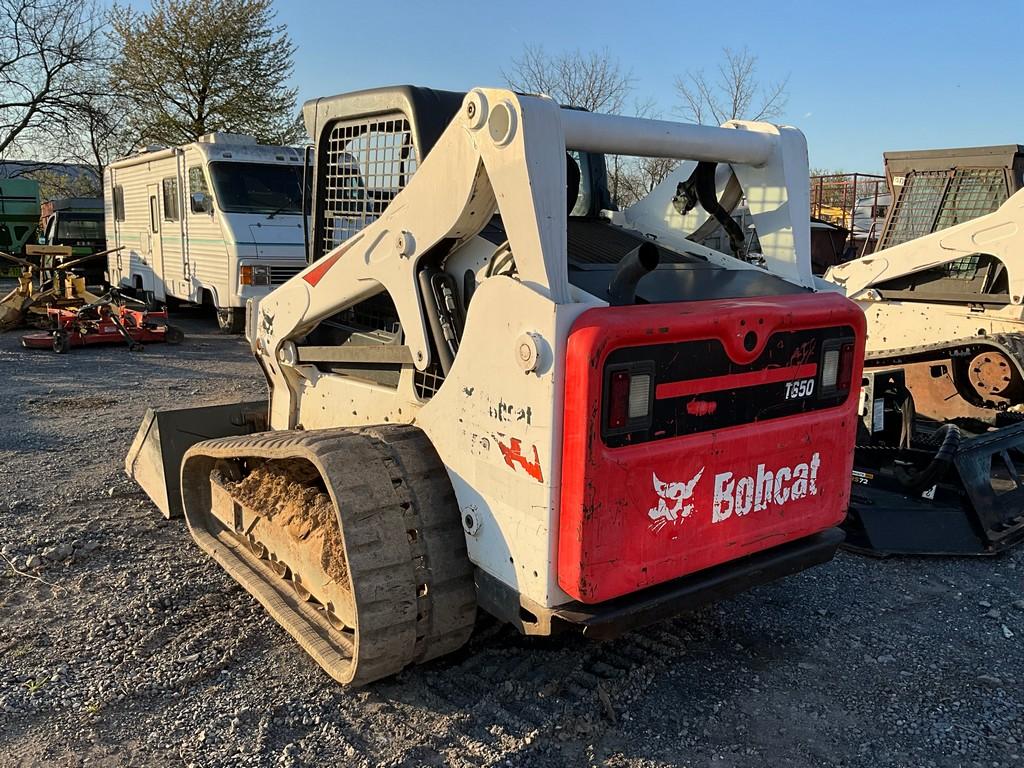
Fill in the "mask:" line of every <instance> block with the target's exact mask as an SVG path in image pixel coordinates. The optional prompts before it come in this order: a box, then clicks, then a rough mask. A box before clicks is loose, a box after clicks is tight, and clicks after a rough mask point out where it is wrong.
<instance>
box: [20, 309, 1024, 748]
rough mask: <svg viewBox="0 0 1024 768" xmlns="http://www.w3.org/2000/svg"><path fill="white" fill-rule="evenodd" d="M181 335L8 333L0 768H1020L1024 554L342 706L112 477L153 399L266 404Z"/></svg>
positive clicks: (391, 687)
mask: <svg viewBox="0 0 1024 768" xmlns="http://www.w3.org/2000/svg"><path fill="white" fill-rule="evenodd" d="M177 322H178V323H179V325H181V326H182V327H183V328H184V329H185V331H186V333H187V334H188V339H187V340H186V342H185V344H183V345H182V346H181V347H178V348H168V347H161V346H158V345H153V346H150V347H149V348H148V349H147V350H146V352H144V353H142V354H137V355H130V354H128V353H127V352H126V350H124V349H123V348H118V347H114V348H107V349H94V350H89V351H74V352H72V353H71V354H68V355H61V356H58V355H55V354H52V353H49V352H36V353H30V352H28V351H25V350H22V349H21V348H20V347H19V346H18V336H17V334H7V335H6V336H3V337H0V381H2V382H3V387H2V389H0V392H2V397H0V425H2V429H0V461H2V466H3V471H2V472H0V551H2V553H3V556H4V558H5V559H6V560H7V561H8V562H4V561H3V560H0V569H2V571H3V572H2V574H0V765H3V766H15V765H81V764H89V765H101V766H107V765H147V766H162V765H175V766H178V765H195V766H222V765H223V766H229V765H230V766H234V765H253V766H267V765H279V766H298V765H320V764H325V765H326V764H329V763H330V764H335V765H346V766H348V765H353V766H362V765H411V766H420V765H457V766H462V765H467V766H480V765H515V766H561V765H588V764H600V765H609V766H637V767H639V766H668V765H683V766H764V765H766V764H771V765H772V766H774V767H776V768H781V767H782V766H823V765H841V766H872V767H874V766H915V767H917V766H992V767H994V766H1024V550H1018V551H1017V552H1014V553H1011V554H1009V555H1006V556H1003V557H1000V558H997V559H989V560H954V559H944V560H938V559H893V560H888V561H875V560H869V559H864V558H861V557H858V556H853V555H847V554H842V555H840V556H839V557H838V558H837V559H836V560H835V561H834V562H833V563H831V564H829V565H827V566H823V567H820V568H817V569H815V570H813V571H811V572H806V573H803V574H801V575H798V576H795V577H792V578H789V579H787V580H785V581H782V582H779V583H776V584H773V585H769V586H766V587H762V588H759V589H757V590H754V591H752V592H750V593H747V594H745V595H743V596H741V597H739V598H737V599H734V600H730V601H728V602H723V603H720V604H717V605H714V606H712V607H710V608H707V609H705V610H703V611H701V612H699V613H697V614H693V615H689V616H685V617H682V618H679V619H676V620H673V621H670V622H666V623H664V624H661V625H658V626H656V627H653V628H651V629H648V630H645V631H641V632H634V633H632V634H629V635H626V636H625V637H622V638H620V639H618V640H615V641H611V642H607V643H594V642H589V641H584V640H583V639H581V638H578V637H574V636H569V637H563V638H558V639H550V640H548V639H545V640H537V639H527V638H522V637H520V636H518V635H517V634H516V633H515V632H514V631H513V630H510V629H508V628H505V627H501V626H498V625H496V624H495V623H494V622H492V621H489V620H487V619H485V618H481V620H480V622H479V626H478V629H477V632H476V634H475V636H474V638H473V640H472V641H471V642H470V644H469V645H468V647H466V648H465V649H464V650H463V651H461V652H460V653H458V654H457V655H455V656H454V657H451V658H448V659H444V660H440V661H438V662H434V663H431V664H429V665H426V666H423V667H417V668H413V669H411V670H408V671H406V672H404V673H403V674H401V675H400V676H398V677H397V678H395V679H392V680H388V681H385V682H383V683H379V684H376V685H374V686H372V687H370V688H369V689H364V690H359V691H354V692H346V691H344V690H342V689H341V688H340V687H339V686H337V685H336V684H335V683H333V682H332V681H331V680H330V679H329V678H327V676H326V675H324V674H323V673H321V672H320V671H319V669H318V667H316V666H315V665H314V664H313V662H311V661H310V660H309V659H307V658H306V657H305V656H304V655H303V653H302V652H301V651H300V650H299V649H298V647H297V646H296V645H295V644H294V643H293V642H292V641H291V639H290V638H289V637H288V636H287V635H286V634H285V633H284V632H283V631H282V630H280V629H279V628H278V627H277V626H276V625H275V624H274V623H273V622H272V621H271V620H270V619H269V618H268V617H267V616H266V615H265V614H264V612H263V611H262V609H261V608H260V607H259V605H258V604H257V603H256V601H255V600H253V599H252V598H250V597H249V596H248V595H247V594H246V593H245V592H244V591H243V590H242V589H241V588H240V587H238V586H236V585H235V584H234V582H232V581H231V580H230V579H229V578H228V577H227V576H226V575H225V574H224V573H223V572H222V571H221V570H220V569H219V568H218V567H217V566H216V565H215V564H213V562H212V561H208V560H207V559H206V558H205V557H204V556H202V555H201V554H200V552H199V550H198V548H197V547H196V546H195V545H194V544H193V543H192V541H191V539H190V538H189V536H188V532H187V530H186V528H185V526H184V524H183V523H182V522H181V521H172V522H167V521H164V520H163V519H162V518H161V517H160V515H159V514H158V512H157V511H156V509H155V507H154V506H153V505H152V504H151V503H150V502H149V501H148V500H147V499H146V498H145V496H143V495H142V493H141V492H140V491H139V490H138V489H137V488H136V487H135V486H134V485H133V484H132V483H131V482H130V481H129V480H128V479H127V478H126V477H125V476H124V474H123V458H124V454H125V451H126V450H127V448H128V445H129V444H130V442H131V439H132V437H133V435H134V433H135V430H136V428H137V426H138V424H139V421H140V420H141V418H142V415H143V412H144V411H145V408H146V406H147V405H156V406H167V405H172V404H189V403H195V404H200V403H210V404H212V403H218V402H226V401H229V400H236V399H241V398H250V397H261V396H262V395H263V382H262V379H261V378H260V375H259V373H258V370H257V368H256V366H255V364H254V363H252V362H251V360H250V359H249V357H248V350H247V348H246V346H245V343H244V342H243V341H242V340H240V339H238V338H227V337H223V336H219V335H217V334H216V332H215V327H214V323H213V322H212V320H211V319H210V318H206V317H202V316H188V315H187V314H186V315H183V316H182V317H181V318H180V319H179V320H178V321H177ZM14 567H16V568H17V569H18V570H17V571H15V570H14Z"/></svg>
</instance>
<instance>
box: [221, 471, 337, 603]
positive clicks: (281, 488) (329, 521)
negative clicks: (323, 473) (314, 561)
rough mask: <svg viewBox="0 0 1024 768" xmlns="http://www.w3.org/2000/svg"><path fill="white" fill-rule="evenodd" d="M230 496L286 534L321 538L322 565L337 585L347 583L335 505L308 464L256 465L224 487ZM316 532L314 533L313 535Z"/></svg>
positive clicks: (303, 538) (318, 474)
mask: <svg viewBox="0 0 1024 768" xmlns="http://www.w3.org/2000/svg"><path fill="white" fill-rule="evenodd" d="M226 485H227V488H228V490H229V492H230V493H231V495H232V497H234V498H235V499H237V500H238V501H240V502H242V503H243V504H245V505H246V506H247V507H249V508H250V509H252V510H253V511H254V512H257V513H259V514H261V515H263V516H265V517H266V519H267V520H268V521H270V522H271V523H273V524H274V525H278V526H280V527H282V528H284V529H285V530H286V531H287V532H288V533H289V535H291V536H292V537H293V538H295V539H298V540H305V539H308V538H309V537H310V535H315V536H320V537H322V538H323V544H322V549H321V553H322V554H321V557H320V560H321V565H322V566H323V568H324V570H325V571H326V572H327V573H328V574H329V575H330V576H331V577H332V578H333V579H334V580H335V581H336V582H338V583H339V584H344V583H346V582H347V580H348V567H347V565H346V562H345V546H344V544H342V541H341V534H340V532H339V531H338V518H337V514H336V513H335V510H334V503H333V502H332V501H331V497H330V496H328V495H327V492H326V491H325V490H324V489H323V488H322V487H320V486H321V482H320V473H319V472H318V471H317V470H316V467H314V466H313V465H312V464H310V463H309V462H307V461H289V462H279V461H274V462H259V463H257V464H256V465H255V466H252V467H251V468H250V469H249V472H248V474H246V476H245V477H244V478H242V479H241V480H239V481H238V482H229V483H227V484H226ZM314 532H315V533H314Z"/></svg>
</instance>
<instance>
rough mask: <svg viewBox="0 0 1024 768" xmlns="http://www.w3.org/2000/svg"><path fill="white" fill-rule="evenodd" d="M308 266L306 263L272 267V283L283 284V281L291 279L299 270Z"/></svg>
mask: <svg viewBox="0 0 1024 768" xmlns="http://www.w3.org/2000/svg"><path fill="white" fill-rule="evenodd" d="M305 268H306V265H305V264H294V265H292V264H289V265H288V266H280V267H274V266H272V267H271V268H270V284H271V285H281V284H282V283H285V282H287V281H288V280H291V279H292V278H293V277H295V276H296V275H297V274H299V272H301V271H302V270H304V269H305Z"/></svg>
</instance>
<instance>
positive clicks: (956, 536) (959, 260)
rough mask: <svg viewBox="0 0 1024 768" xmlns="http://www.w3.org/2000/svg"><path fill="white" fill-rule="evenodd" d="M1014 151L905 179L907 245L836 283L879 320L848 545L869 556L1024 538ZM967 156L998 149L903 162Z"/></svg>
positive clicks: (1022, 240) (1022, 195) (873, 331)
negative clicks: (986, 163)
mask: <svg viewBox="0 0 1024 768" xmlns="http://www.w3.org/2000/svg"><path fill="white" fill-rule="evenodd" d="M995 149H1002V148H995ZM1010 149H1012V150H1014V151H1013V152H1011V153H1010V157H1011V158H1012V162H1011V163H1009V164H1008V165H1007V167H1005V168H1001V167H989V168H972V167H956V168H950V169H949V170H948V171H947V170H935V169H926V170H921V171H920V172H918V171H914V170H910V171H906V170H901V171H900V173H901V175H900V176H899V177H898V178H899V180H900V184H899V185H898V186H897V190H898V195H897V198H896V203H895V205H894V206H893V207H892V208H891V209H890V212H889V217H888V219H887V220H886V224H885V229H884V231H883V235H882V239H881V243H882V245H883V246H887V245H888V244H889V243H898V244H893V245H891V246H889V247H883V249H882V250H880V251H877V252H875V253H873V254H871V255H869V256H864V257H862V258H860V259H855V260H853V261H849V262H847V263H845V264H839V265H836V266H834V267H832V268H831V269H830V270H829V271H828V272H827V273H826V275H825V279H826V280H827V281H830V282H832V283H834V284H835V285H837V286H838V287H840V288H842V289H843V290H844V291H845V292H846V295H847V296H848V297H849V298H851V299H853V300H854V301H856V302H857V303H858V304H859V305H860V306H861V307H862V308H863V310H864V312H865V315H866V317H867V354H866V360H865V372H864V381H863V392H862V398H861V400H862V419H863V428H862V429H861V436H860V439H859V440H858V449H857V454H856V461H855V471H854V489H853V503H852V504H851V514H850V524H849V532H850V537H849V542H848V543H850V544H851V545H853V546H856V547H859V548H861V549H864V550H866V551H870V552H874V553H878V554H890V553H914V554H925V553H933V554H983V555H984V554H994V553H996V552H999V551H1001V550H1004V549H1006V548H1007V547H1009V546H1011V545H1014V544H1016V543H1018V542H1021V541H1024V424H1021V423H1020V422H1021V421H1022V420H1024V416H1022V413H1021V411H1022V408H1024V190H1021V191H1017V192H1016V193H1014V194H1012V195H1010V191H1011V189H1012V188H1015V187H1019V181H1018V180H1019V178H1020V175H1019V174H1020V172H1021V163H1022V158H1021V155H1020V153H1019V151H1017V150H1019V149H1020V148H1019V147H1016V146H1014V147H1011V148H1010ZM963 153H967V154H971V155H973V154H984V153H985V150H975V151H974V152H971V151H969V150H959V151H956V152H949V153H939V152H934V153H904V154H902V155H901V156H900V160H901V162H904V163H906V162H909V161H910V160H913V159H914V157H916V156H922V155H923V156H924V158H923V160H922V159H920V158H918V162H924V161H929V162H931V163H933V164H934V163H939V162H941V161H942V159H943V157H944V156H945V155H947V154H963ZM988 154H990V155H991V154H992V152H991V151H989V152H988ZM933 155H934V156H935V157H933ZM911 156H914V157H911ZM908 158H909V159H908ZM936 158H938V159H936ZM889 161H890V157H889V155H887V156H886V164H887V169H888V170H889V176H890V178H891V179H892V178H893V176H894V174H893V172H892V169H891V168H889ZM972 162H978V161H977V160H976V159H975V160H974V161H972ZM1000 201H1003V202H1002V204H999V203H1000ZM986 210H987V211H991V212H989V213H986V214H985V215H981V216H977V217H976V218H972V216H974V215H976V214H977V213H978V212H979V211H986ZM965 219H966V220H965ZM957 221H959V222H960V223H956V222H957ZM932 229H937V231H934V232H931V234H925V235H924V236H921V237H914V236H913V235H914V234H916V233H918V232H922V231H923V232H929V231H931V230H932Z"/></svg>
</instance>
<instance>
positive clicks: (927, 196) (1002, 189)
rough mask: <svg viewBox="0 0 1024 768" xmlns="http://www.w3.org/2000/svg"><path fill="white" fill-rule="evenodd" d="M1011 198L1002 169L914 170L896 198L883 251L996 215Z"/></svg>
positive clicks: (887, 227) (884, 235)
mask: <svg viewBox="0 0 1024 768" xmlns="http://www.w3.org/2000/svg"><path fill="white" fill-rule="evenodd" d="M1008 196H1009V188H1008V187H1007V184H1006V172H1005V171H1004V170H1003V169H1002V168H957V169H954V170H952V171H912V172H910V173H908V174H907V176H906V181H905V182H904V184H903V189H902V191H901V192H900V193H899V195H898V196H897V198H896V204H895V205H894V206H893V209H892V212H891V214H890V216H889V220H888V222H887V223H886V227H885V232H884V233H883V234H882V243H881V247H882V248H890V247H892V246H894V245H900V244H901V243H905V242H907V241H908V240H913V239H914V238H917V237H923V236H924V235H930V234H931V233H933V232H938V231H939V230H941V229H945V228H946V227H951V226H953V225H954V224H961V223H963V222H965V221H970V220H971V219H976V218H978V217H979V216H984V215H985V214H987V213H992V211H994V210H995V209H996V208H998V207H999V206H1000V205H1002V204H1003V203H1004V202H1005V201H1006V199H1007V197H1008Z"/></svg>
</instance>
